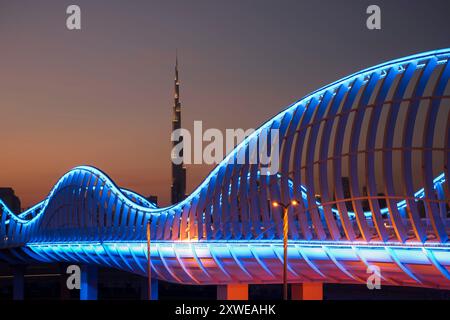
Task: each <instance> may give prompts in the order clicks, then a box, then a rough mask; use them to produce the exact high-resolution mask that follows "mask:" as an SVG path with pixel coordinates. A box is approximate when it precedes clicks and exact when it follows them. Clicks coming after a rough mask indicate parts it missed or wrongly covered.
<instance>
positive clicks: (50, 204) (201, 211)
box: [0, 49, 450, 288]
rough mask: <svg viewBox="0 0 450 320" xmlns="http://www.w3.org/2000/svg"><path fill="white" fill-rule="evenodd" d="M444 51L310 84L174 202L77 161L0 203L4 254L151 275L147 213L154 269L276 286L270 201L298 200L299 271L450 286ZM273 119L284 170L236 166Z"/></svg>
mask: <svg viewBox="0 0 450 320" xmlns="http://www.w3.org/2000/svg"><path fill="white" fill-rule="evenodd" d="M449 57H450V50H447V49H444V50H438V51H432V52H427V53H423V54H418V55H414V56H409V57H406V58H402V59H398V60H394V61H390V62H387V63H384V64H381V65H378V66H375V67H372V68H369V69H366V70H363V71H360V72H358V73H355V74H353V75H350V76H348V77H345V78H343V79H341V80H339V81H336V82H334V83H332V84H330V85H328V86H326V87H324V88H322V89H319V90H317V91H315V92H313V93H311V94H309V95H307V96H306V97H304V98H302V99H301V100H299V101H298V102H296V103H294V104H293V105H291V106H290V107H288V108H287V109H285V110H284V111H282V112H280V113H279V114H278V115H276V116H275V117H274V118H272V119H270V120H269V121H267V122H266V123H265V124H263V125H262V126H261V127H260V128H259V129H257V130H256V131H255V132H254V133H253V134H252V135H250V136H249V137H247V138H246V139H245V140H244V141H243V142H242V143H241V144H240V145H238V146H237V147H236V149H235V150H234V151H233V152H231V153H230V154H229V155H228V156H227V157H226V158H225V159H224V160H223V161H222V162H221V163H220V164H219V165H218V166H217V167H216V168H215V169H214V170H213V171H212V172H211V173H210V174H209V175H208V177H207V178H206V179H205V180H204V182H203V183H202V184H201V185H200V186H199V187H198V188H196V189H195V190H194V192H193V193H192V194H191V195H189V196H188V197H187V198H186V199H185V200H184V201H182V202H180V203H178V204H176V205H174V206H170V207H167V208H157V207H156V206H154V205H153V204H151V203H149V202H148V201H146V200H145V199H144V198H143V197H142V196H140V195H138V194H135V193H133V192H132V191H129V190H125V189H120V188H119V187H117V186H116V185H115V184H114V183H113V182H112V180H111V179H109V177H108V176H106V175H105V174H104V173H102V172H101V171H99V170H98V169H95V168H92V167H87V166H83V167H77V168H75V169H73V170H71V171H69V172H68V173H67V174H65V175H64V176H63V177H62V178H61V179H60V180H59V181H58V183H57V184H56V185H55V187H54V188H53V189H52V191H51V192H50V194H49V196H48V197H47V198H46V199H45V200H44V201H42V202H41V203H39V204H37V205H36V206H34V207H33V208H30V209H29V210H27V211H25V212H23V213H21V214H20V215H14V214H13V213H12V212H11V211H10V210H9V209H8V208H7V207H6V206H5V205H4V204H3V203H1V202H0V214H1V216H0V237H1V238H0V259H4V260H6V261H8V262H10V263H18V262H21V261H28V260H30V259H32V260H34V261H49V262H51V261H70V262H75V263H77V262H78V263H92V264H100V265H104V266H108V267H115V268H120V269H123V270H127V271H130V272H135V273H140V274H144V273H145V268H144V267H143V266H144V265H145V260H146V251H145V243H144V241H145V226H146V224H147V222H148V221H151V231H152V232H151V234H152V241H153V243H154V246H153V248H152V261H153V268H154V270H155V273H156V274H157V275H158V277H159V278H161V279H165V280H167V281H175V282H182V283H192V284H203V283H205V284H207V283H211V284H213V283H229V282H236V281H238V282H244V283H245V282H246V283H275V282H279V280H277V279H280V277H279V275H280V274H281V262H282V261H281V260H280V258H279V257H280V254H281V253H280V250H281V238H282V225H281V222H282V221H281V220H282V218H281V216H282V212H281V209H280V208H273V207H272V206H270V202H271V201H279V202H285V203H286V202H289V201H291V200H293V199H296V200H299V205H298V206H296V207H291V208H290V209H289V210H290V212H289V216H290V230H289V236H290V239H292V240H291V241H290V250H289V262H290V266H289V267H290V275H289V277H290V281H292V282H303V281H320V282H342V283H355V282H358V281H360V279H365V278H366V276H365V272H366V269H367V267H368V266H370V265H372V264H379V265H382V266H384V269H383V268H382V272H383V273H384V274H385V279H391V280H389V281H390V282H391V283H392V284H396V285H420V286H428V287H445V288H449V287H450V280H449V278H448V276H449V273H448V268H450V252H449V245H448V243H447V242H448V235H449V227H448V205H449V203H450V197H449V193H450V191H449V190H450V188H449V186H450V185H449V180H448V178H449V176H448V175H449V171H448V170H449V167H450V165H449V161H450V160H449V150H450V103H449V98H450V91H449V89H448V80H449V77H450V63H449ZM270 129H277V130H278V133H279V136H278V138H279V145H280V148H279V150H276V149H275V148H269V149H270V150H263V151H268V152H269V156H270V157H272V158H273V159H275V154H274V152H276V151H279V164H280V166H279V171H278V172H277V173H273V174H272V175H263V174H262V172H264V170H266V168H265V167H264V166H262V165H261V163H260V162H257V163H254V164H238V163H237V161H236V159H237V158H238V157H239V155H240V154H241V153H244V154H248V153H249V152H251V144H252V142H254V141H255V140H257V139H258V138H259V137H260V136H261V135H263V134H265V133H266V132H268V131H269V130H270ZM344 176H345V177H348V178H344ZM343 178H344V179H343ZM363 186H366V188H363Z"/></svg>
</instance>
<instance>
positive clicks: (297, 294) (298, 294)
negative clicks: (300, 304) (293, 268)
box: [291, 282, 323, 300]
mask: <svg viewBox="0 0 450 320" xmlns="http://www.w3.org/2000/svg"><path fill="white" fill-rule="evenodd" d="M291 300H323V283H320V282H319V283H315V282H306V283H294V284H291Z"/></svg>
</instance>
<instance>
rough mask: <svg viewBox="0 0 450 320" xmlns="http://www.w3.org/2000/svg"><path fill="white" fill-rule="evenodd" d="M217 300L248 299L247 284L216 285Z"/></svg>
mask: <svg viewBox="0 0 450 320" xmlns="http://www.w3.org/2000/svg"><path fill="white" fill-rule="evenodd" d="M217 300H248V284H226V285H218V286H217Z"/></svg>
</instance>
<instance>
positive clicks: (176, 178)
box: [171, 56, 186, 204]
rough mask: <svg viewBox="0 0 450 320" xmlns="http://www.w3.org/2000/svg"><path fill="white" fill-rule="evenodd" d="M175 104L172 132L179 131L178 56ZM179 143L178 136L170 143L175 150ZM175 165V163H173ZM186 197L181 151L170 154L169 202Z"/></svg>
mask: <svg viewBox="0 0 450 320" xmlns="http://www.w3.org/2000/svg"><path fill="white" fill-rule="evenodd" d="M174 99H175V103H174V106H173V120H172V130H173V131H175V130H178V129H181V102H180V81H179V78H178V56H177V57H176V63H175V96H174ZM179 143H183V137H182V136H179V140H178V141H173V142H172V147H173V148H175V146H176V145H178V144H179ZM177 160H178V161H177ZM174 161H175V162H176V163H175V162H174ZM185 196H186V168H185V167H184V163H183V150H182V149H181V151H180V152H179V154H178V155H176V154H172V187H171V202H172V204H175V203H177V202H180V201H182V200H183V199H184V198H185Z"/></svg>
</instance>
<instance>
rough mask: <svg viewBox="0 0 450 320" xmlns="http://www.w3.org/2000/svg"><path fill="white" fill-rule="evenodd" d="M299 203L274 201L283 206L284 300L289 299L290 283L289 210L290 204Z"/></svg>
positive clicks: (275, 206)
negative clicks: (288, 266) (288, 268)
mask: <svg viewBox="0 0 450 320" xmlns="http://www.w3.org/2000/svg"><path fill="white" fill-rule="evenodd" d="M291 205H292V206H296V205H298V201H297V200H292V201H291V202H289V203H288V204H284V203H281V202H277V201H274V202H272V206H273V207H274V208H277V207H282V208H283V300H287V299H288V284H287V263H288V261H287V260H288V255H287V253H288V252H287V250H288V243H287V242H288V230H289V220H288V211H289V207H290V206H291Z"/></svg>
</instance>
